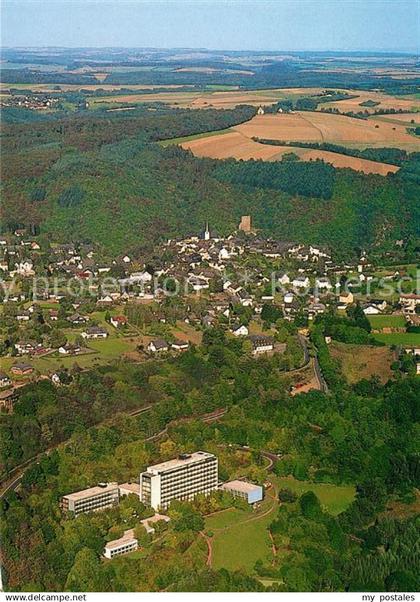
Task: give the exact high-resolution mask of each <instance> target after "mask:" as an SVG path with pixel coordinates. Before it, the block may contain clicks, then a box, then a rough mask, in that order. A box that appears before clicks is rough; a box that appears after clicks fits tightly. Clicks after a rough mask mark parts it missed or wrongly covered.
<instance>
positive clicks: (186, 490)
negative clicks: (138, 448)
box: [140, 451, 218, 510]
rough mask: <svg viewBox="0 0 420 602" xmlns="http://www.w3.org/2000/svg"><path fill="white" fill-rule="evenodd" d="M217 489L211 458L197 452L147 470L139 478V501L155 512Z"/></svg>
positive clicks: (213, 464)
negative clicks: (174, 501)
mask: <svg viewBox="0 0 420 602" xmlns="http://www.w3.org/2000/svg"><path fill="white" fill-rule="evenodd" d="M217 485H218V463H217V458H216V456H214V455H213V454H209V453H207V452H204V451H198V452H195V453H193V454H181V455H180V456H178V458H176V459H174V460H169V461H167V462H162V463H161V464H155V465H154V466H149V467H148V468H147V471H146V472H143V473H141V474H140V499H141V501H142V502H143V503H144V504H146V505H147V506H152V508H154V509H155V510H158V509H159V508H163V509H166V508H167V507H168V506H169V504H170V502H171V500H191V499H192V498H194V496H196V495H197V494H198V493H204V494H208V493H210V492H211V491H213V490H214V489H217Z"/></svg>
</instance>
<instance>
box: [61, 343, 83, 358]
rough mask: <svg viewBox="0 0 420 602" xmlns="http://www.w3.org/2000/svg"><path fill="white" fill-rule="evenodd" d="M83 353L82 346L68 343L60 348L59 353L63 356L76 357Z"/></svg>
mask: <svg viewBox="0 0 420 602" xmlns="http://www.w3.org/2000/svg"><path fill="white" fill-rule="evenodd" d="M80 352H81V347H80V345H76V344H74V343H66V344H65V345H62V346H61V347H59V348H58V353H60V354H61V355H76V354H77V353H80Z"/></svg>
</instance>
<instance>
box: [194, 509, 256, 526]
mask: <svg viewBox="0 0 420 602" xmlns="http://www.w3.org/2000/svg"><path fill="white" fill-rule="evenodd" d="M250 516H251V514H250V512H246V511H245V510H238V509H237V508H228V509H227V510H222V511H221V512H216V513H215V514H211V515H210V516H207V517H206V526H205V529H206V531H214V530H215V529H224V528H226V527H231V526H232V525H235V524H237V523H240V522H242V521H244V520H246V519H247V518H250Z"/></svg>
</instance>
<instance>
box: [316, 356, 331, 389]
mask: <svg viewBox="0 0 420 602" xmlns="http://www.w3.org/2000/svg"><path fill="white" fill-rule="evenodd" d="M314 371H315V377H316V379H317V381H318V384H319V389H320V391H323V392H324V393H328V391H329V389H328V385H327V383H326V381H325V378H324V376H323V374H322V371H321V366H320V365H319V361H318V356H317V355H315V357H314Z"/></svg>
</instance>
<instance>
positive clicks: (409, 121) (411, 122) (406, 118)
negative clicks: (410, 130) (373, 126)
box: [370, 111, 420, 127]
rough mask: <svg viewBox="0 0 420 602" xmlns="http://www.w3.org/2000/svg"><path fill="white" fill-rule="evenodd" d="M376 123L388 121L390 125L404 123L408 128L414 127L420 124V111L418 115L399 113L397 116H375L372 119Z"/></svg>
mask: <svg viewBox="0 0 420 602" xmlns="http://www.w3.org/2000/svg"><path fill="white" fill-rule="evenodd" d="M370 119H375V121H387V122H389V123H398V124H400V123H403V124H404V125H405V126H407V127H410V126H411V127H414V126H415V125H416V124H419V123H420V111H419V112H417V113H397V114H395V115H375V117H370Z"/></svg>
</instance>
